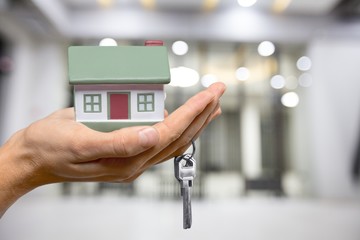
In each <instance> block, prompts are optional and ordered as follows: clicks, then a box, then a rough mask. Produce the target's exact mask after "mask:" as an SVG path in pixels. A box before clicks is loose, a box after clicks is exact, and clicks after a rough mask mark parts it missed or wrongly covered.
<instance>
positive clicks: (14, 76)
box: [0, 12, 68, 143]
mask: <svg viewBox="0 0 360 240" xmlns="http://www.w3.org/2000/svg"><path fill="white" fill-rule="evenodd" d="M0 31H1V32H2V33H3V34H4V35H5V36H7V37H8V38H9V40H10V41H11V43H12V44H13V46H12V52H13V55H12V58H13V60H14V67H13V72H12V73H11V74H10V75H9V77H8V78H7V79H5V80H4V84H3V85H2V86H3V89H1V100H2V101H5V102H6V104H2V106H3V109H1V111H2V114H1V115H0V117H1V122H0V123H1V126H0V143H3V142H4V141H6V139H8V138H9V137H10V136H11V135H12V134H13V133H14V132H15V131H17V130H19V129H21V128H23V127H26V126H27V125H28V124H30V123H31V122H33V121H35V120H37V119H39V118H42V117H44V116H46V115H48V114H50V113H51V112H53V111H55V110H56V109H59V108H62V107H64V106H65V105H66V104H67V101H68V89H67V88H68V83H67V77H66V73H67V70H66V66H65V64H66V61H65V57H66V56H65V54H64V53H66V50H65V49H66V46H65V44H64V43H63V42H62V41H61V40H59V39H48V38H47V37H46V36H39V34H38V33H33V32H30V31H29V29H28V28H27V26H26V22H25V24H24V22H20V20H19V19H16V18H15V17H14V16H11V15H8V14H6V13H3V12H2V13H1V15H0ZM3 113H6V114H3Z"/></svg>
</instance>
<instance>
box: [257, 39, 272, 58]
mask: <svg viewBox="0 0 360 240" xmlns="http://www.w3.org/2000/svg"><path fill="white" fill-rule="evenodd" d="M274 52H275V45H274V44H273V43H272V42H270V41H263V42H261V43H260V44H259V46H258V53H259V54H260V56H263V57H268V56H271V55H273V54H274Z"/></svg>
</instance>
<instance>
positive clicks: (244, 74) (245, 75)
mask: <svg viewBox="0 0 360 240" xmlns="http://www.w3.org/2000/svg"><path fill="white" fill-rule="evenodd" d="M235 75H236V78H237V79H238V80H240V81H246V80H248V79H249V77H250V71H249V69H247V68H246V67H240V68H238V69H237V70H236V73H235Z"/></svg>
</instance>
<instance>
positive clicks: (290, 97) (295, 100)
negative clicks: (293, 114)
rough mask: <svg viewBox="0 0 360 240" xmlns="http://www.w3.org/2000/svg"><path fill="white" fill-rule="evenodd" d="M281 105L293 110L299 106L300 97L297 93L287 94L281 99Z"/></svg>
mask: <svg viewBox="0 0 360 240" xmlns="http://www.w3.org/2000/svg"><path fill="white" fill-rule="evenodd" d="M281 103H282V104H283V105H284V106H285V107H289V108H293V107H296V106H297V105H298V104H299V96H298V95H297V93H296V92H287V93H285V94H284V95H282V97H281Z"/></svg>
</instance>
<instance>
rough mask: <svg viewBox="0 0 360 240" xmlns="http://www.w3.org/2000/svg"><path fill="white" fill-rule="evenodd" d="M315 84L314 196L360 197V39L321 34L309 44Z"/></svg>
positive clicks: (311, 106) (311, 112)
mask: <svg viewBox="0 0 360 240" xmlns="http://www.w3.org/2000/svg"><path fill="white" fill-rule="evenodd" d="M309 56H310V57H311V59H312V61H313V68H312V69H313V70H312V76H313V81H314V84H313V86H312V87H311V88H310V89H309V90H308V91H306V93H305V98H304V99H305V100H306V104H307V105H308V106H307V108H308V113H307V114H308V121H309V123H310V128H304V131H308V132H309V136H310V140H311V141H310V142H311V146H309V147H310V150H311V152H312V156H311V159H310V166H309V167H310V169H311V170H312V171H313V172H312V180H313V183H314V188H313V191H314V193H315V195H317V196H320V197H329V198H342V199H344V198H360V187H359V185H355V184H354V183H353V182H352V179H351V165H352V161H353V157H354V154H355V149H356V147H357V141H358V138H359V136H358V134H359V133H360V131H359V127H360V39H359V38H339V37H337V38H336V37H330V36H328V37H319V38H317V39H315V40H313V41H312V42H311V43H310V45H309Z"/></svg>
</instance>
